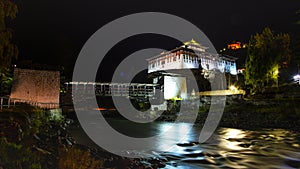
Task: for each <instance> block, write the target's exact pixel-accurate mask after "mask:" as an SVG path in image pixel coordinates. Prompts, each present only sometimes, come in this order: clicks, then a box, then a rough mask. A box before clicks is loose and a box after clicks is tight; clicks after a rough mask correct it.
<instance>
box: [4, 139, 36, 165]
mask: <svg viewBox="0 0 300 169" xmlns="http://www.w3.org/2000/svg"><path fill="white" fill-rule="evenodd" d="M39 160H40V159H39V158H38V156H37V155H36V154H34V153H33V152H32V151H31V150H30V149H29V148H25V147H23V146H22V145H17V144H15V143H9V142H7V141H6V139H5V138H1V139H0V168H1V167H2V168H5V169H41V168H42V167H41V164H40V163H39Z"/></svg>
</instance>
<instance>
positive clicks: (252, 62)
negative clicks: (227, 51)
mask: <svg viewBox="0 0 300 169" xmlns="http://www.w3.org/2000/svg"><path fill="white" fill-rule="evenodd" d="M290 58H291V51H290V36H289V34H286V33H279V34H274V32H273V31H272V30H271V29H270V28H265V29H264V30H263V32H262V33H261V34H259V33H257V34H256V35H254V36H251V38H250V40H249V45H248V54H247V59H246V75H245V82H246V84H247V85H252V86H253V90H254V92H255V91H261V90H262V89H263V87H264V86H265V84H267V85H268V84H269V83H270V81H271V80H272V81H273V83H274V82H276V81H277V80H278V73H279V69H281V68H284V67H286V66H287V64H288V63H289V62H290Z"/></svg>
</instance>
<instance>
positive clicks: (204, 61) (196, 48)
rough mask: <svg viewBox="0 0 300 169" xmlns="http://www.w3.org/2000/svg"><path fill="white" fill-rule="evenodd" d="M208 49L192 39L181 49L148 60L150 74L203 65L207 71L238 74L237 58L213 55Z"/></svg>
mask: <svg viewBox="0 0 300 169" xmlns="http://www.w3.org/2000/svg"><path fill="white" fill-rule="evenodd" d="M207 49H208V48H207V47H204V46H202V45H201V44H199V43H197V42H196V41H195V40H193V39H192V40H191V41H188V42H185V43H184V44H183V45H182V46H180V47H177V48H175V49H173V50H170V51H168V52H163V53H160V54H159V55H157V56H154V57H152V58H149V59H147V61H148V73H152V72H158V71H163V70H172V69H198V68H199V64H200V63H201V67H202V68H203V69H205V70H214V69H218V70H220V71H221V72H228V73H230V74H232V75H236V74H237V69H236V63H235V60H236V58H234V57H231V56H227V55H219V54H212V53H209V52H207Z"/></svg>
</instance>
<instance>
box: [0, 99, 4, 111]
mask: <svg viewBox="0 0 300 169" xmlns="http://www.w3.org/2000/svg"><path fill="white" fill-rule="evenodd" d="M0 106H1V110H2V107H3V97H1V101H0Z"/></svg>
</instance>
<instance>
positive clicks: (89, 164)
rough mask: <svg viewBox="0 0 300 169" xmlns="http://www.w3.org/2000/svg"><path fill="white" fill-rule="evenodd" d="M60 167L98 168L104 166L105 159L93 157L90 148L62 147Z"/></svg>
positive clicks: (63, 168)
mask: <svg viewBox="0 0 300 169" xmlns="http://www.w3.org/2000/svg"><path fill="white" fill-rule="evenodd" d="M59 152H60V154H59V163H58V166H59V169H79V168H80V169H98V168H103V163H104V162H103V161H100V160H97V159H95V158H93V157H92V156H91V154H90V151H89V150H86V151H83V150H80V149H78V148H74V147H70V148H66V149H64V148H60V150H59Z"/></svg>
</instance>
